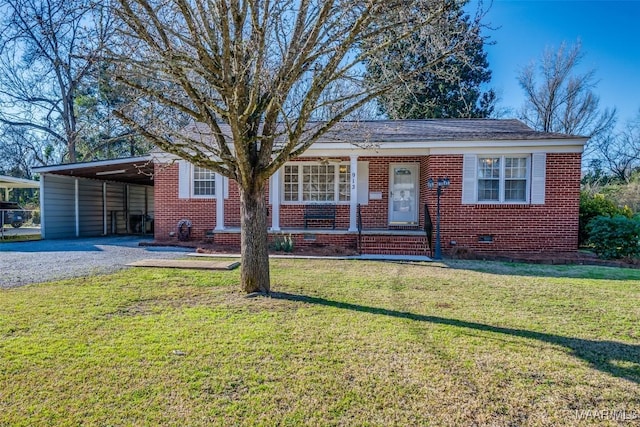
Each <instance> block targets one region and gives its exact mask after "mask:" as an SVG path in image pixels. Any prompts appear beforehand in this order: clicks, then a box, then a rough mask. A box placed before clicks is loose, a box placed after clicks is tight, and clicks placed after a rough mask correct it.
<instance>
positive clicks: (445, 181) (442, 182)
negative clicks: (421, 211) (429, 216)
mask: <svg viewBox="0 0 640 427" xmlns="http://www.w3.org/2000/svg"><path fill="white" fill-rule="evenodd" d="M449 184H450V182H449V178H438V180H437V181H436V182H434V181H433V178H429V180H428V181H427V187H428V188H429V190H433V187H434V186H436V188H437V191H436V195H437V204H436V251H435V255H434V256H433V259H437V260H441V259H442V248H441V247H440V195H442V192H443V191H444V189H445V188H447V187H448V186H449Z"/></svg>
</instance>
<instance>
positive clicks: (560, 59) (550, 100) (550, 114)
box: [518, 42, 616, 137]
mask: <svg viewBox="0 0 640 427" xmlns="http://www.w3.org/2000/svg"><path fill="white" fill-rule="evenodd" d="M581 48H582V47H581V44H580V42H578V43H576V44H575V45H574V46H567V45H566V44H565V43H563V44H562V45H560V48H559V49H558V50H553V49H551V48H548V49H546V50H545V51H544V53H543V54H542V57H541V58H540V59H539V60H538V62H532V63H531V64H529V65H528V66H527V67H525V68H524V69H523V70H522V71H521V72H520V74H519V75H518V82H519V83H520V86H521V87H522V89H523V90H524V92H525V97H526V100H525V105H524V107H523V108H522V111H521V114H520V118H521V119H522V120H523V121H524V122H525V123H527V124H528V125H529V126H531V127H532V128H534V129H536V130H540V131H543V132H558V133H564V134H569V135H584V136H590V137H597V136H598V135H601V134H603V133H606V132H608V131H610V130H611V129H612V127H613V125H614V124H615V116H616V112H615V109H614V110H608V109H605V110H604V111H601V110H600V106H599V104H600V100H599V98H598V96H597V95H596V94H595V93H594V92H593V89H594V88H595V86H596V83H597V82H596V80H595V70H590V71H587V72H585V73H583V74H579V73H578V66H579V65H580V61H581V60H582V59H583V57H584V54H583V53H582V51H581Z"/></svg>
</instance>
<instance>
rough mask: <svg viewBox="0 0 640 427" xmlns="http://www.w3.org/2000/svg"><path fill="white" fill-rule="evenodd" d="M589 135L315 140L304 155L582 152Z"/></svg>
mask: <svg viewBox="0 0 640 427" xmlns="http://www.w3.org/2000/svg"><path fill="white" fill-rule="evenodd" d="M587 140H588V138H576V139H540V140H529V139H526V140H487V141H424V142H393V143H390V142H384V143H379V144H376V143H368V144H367V146H366V147H359V146H357V145H354V144H351V143H342V142H341V143H326V142H325V143H322V142H318V143H315V144H313V145H312V146H311V147H310V148H309V149H308V150H307V151H306V152H305V153H304V154H303V156H301V157H318V156H338V155H340V156H348V155H354V154H355V155H360V156H389V155H392V156H394V155H395V156H398V155H403V156H404V155H425V154H464V153H466V152H478V150H485V149H489V150H490V151H493V152H496V151H505V152H510V151H513V150H515V151H520V152H521V151H523V150H525V149H526V150H527V151H545V152H557V153H581V152H582V151H583V149H584V145H585V144H586V142H587Z"/></svg>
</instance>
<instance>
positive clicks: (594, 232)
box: [587, 215, 640, 259]
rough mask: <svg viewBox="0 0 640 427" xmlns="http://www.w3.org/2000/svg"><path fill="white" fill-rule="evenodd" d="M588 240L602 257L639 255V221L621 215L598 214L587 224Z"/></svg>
mask: <svg viewBox="0 0 640 427" xmlns="http://www.w3.org/2000/svg"><path fill="white" fill-rule="evenodd" d="M587 228H588V230H589V240H590V242H591V243H592V244H593V246H594V250H595V251H596V253H597V254H598V256H600V257H602V258H607V259H610V258H638V257H640V221H638V220H636V219H633V218H627V217H626V216H623V215H616V216H614V217H607V216H599V217H596V218H594V219H592V220H591V221H590V222H589V224H588V227H587Z"/></svg>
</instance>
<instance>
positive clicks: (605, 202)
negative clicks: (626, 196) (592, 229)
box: [578, 192, 631, 246]
mask: <svg viewBox="0 0 640 427" xmlns="http://www.w3.org/2000/svg"><path fill="white" fill-rule="evenodd" d="M630 213H631V212H630V211H629V210H626V211H624V212H623V210H621V209H620V208H618V207H617V206H616V205H615V203H613V202H612V201H611V200H609V199H607V198H606V197H605V196H603V195H602V194H595V195H593V196H591V195H590V194H588V193H586V192H582V193H580V225H579V235H578V236H579V244H580V245H581V246H582V245H585V244H586V243H587V241H588V240H589V230H588V229H587V224H589V222H590V221H591V220H592V219H594V218H596V217H599V216H606V217H613V216H615V215H624V216H627V217H629V216H630Z"/></svg>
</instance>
